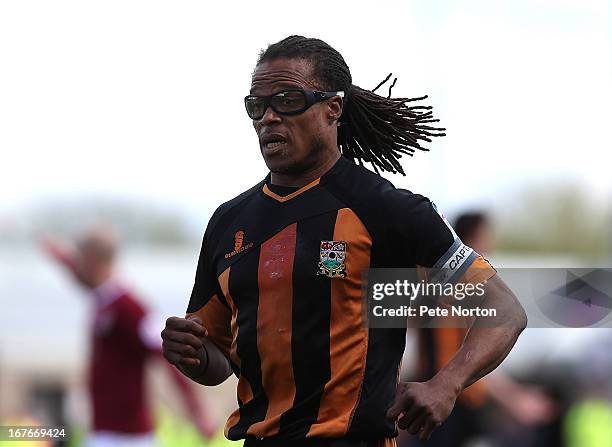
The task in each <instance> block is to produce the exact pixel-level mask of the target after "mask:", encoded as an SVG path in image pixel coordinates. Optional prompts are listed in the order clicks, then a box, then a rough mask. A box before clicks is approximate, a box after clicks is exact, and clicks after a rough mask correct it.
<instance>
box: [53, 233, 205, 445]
mask: <svg viewBox="0 0 612 447" xmlns="http://www.w3.org/2000/svg"><path fill="white" fill-rule="evenodd" d="M43 247H44V249H45V250H46V252H47V253H49V254H50V255H51V256H52V257H53V258H54V259H55V260H57V261H58V262H59V263H60V264H61V265H62V266H64V267H65V268H66V270H67V271H68V272H69V273H70V274H71V276H72V277H73V278H74V279H76V281H77V282H78V284H80V285H81V286H83V287H84V288H85V289H86V290H87V291H88V292H89V295H90V296H91V298H92V299H93V301H94V309H93V315H92V319H91V322H92V326H91V331H90V337H91V351H90V363H89V377H88V379H89V380H88V385H89V393H90V398H91V406H92V413H93V424H92V428H91V434H90V435H89V436H88V439H87V443H86V445H87V447H107V446H108V447H121V446H125V447H135V446H142V447H145V446H147V447H149V446H152V445H155V443H156V442H155V437H154V434H153V428H154V427H153V420H152V415H151V409H150V405H149V402H148V399H147V396H146V383H145V366H146V363H147V361H148V360H149V359H152V358H161V339H160V338H159V329H158V328H157V326H156V325H155V324H154V323H153V322H152V319H151V317H150V315H149V312H148V311H147V309H146V307H145V306H144V304H143V303H142V302H141V301H140V300H139V299H138V297H137V296H136V295H135V293H134V292H133V291H132V290H130V289H129V288H128V287H127V286H126V285H125V284H124V283H122V282H121V281H120V280H119V279H118V278H117V276H116V272H115V260H116V256H117V248H118V247H117V241H116V238H115V235H114V233H113V232H112V231H111V230H110V229H109V228H101V227H100V228H95V229H92V230H90V231H88V232H87V233H85V235H84V236H83V237H81V238H80V239H79V240H78V242H77V243H76V246H71V245H70V244H68V243H66V242H64V241H60V240H58V239H51V238H47V239H45V240H44V241H43ZM162 363H163V364H164V365H166V366H167V365H168V363H167V362H165V361H164V362H162ZM167 369H168V371H169V373H170V374H171V376H172V378H173V379H174V381H175V382H176V385H177V386H178V389H179V390H180V392H181V394H182V396H183V398H184V401H185V403H186V405H187V407H188V411H189V414H190V415H191V416H192V419H193V423H194V424H195V425H196V427H197V428H198V430H199V431H200V433H201V434H202V435H203V436H204V437H206V438H210V437H212V436H213V435H214V432H215V429H216V427H215V425H214V424H213V421H212V420H211V418H210V417H209V415H208V414H207V413H206V412H205V411H204V408H203V407H202V406H201V404H200V402H199V401H198V398H197V396H196V394H195V392H194V390H193V388H192V387H191V384H190V383H189V381H188V380H186V379H185V377H183V376H182V375H181V374H180V373H178V372H177V371H176V369H175V368H167Z"/></svg>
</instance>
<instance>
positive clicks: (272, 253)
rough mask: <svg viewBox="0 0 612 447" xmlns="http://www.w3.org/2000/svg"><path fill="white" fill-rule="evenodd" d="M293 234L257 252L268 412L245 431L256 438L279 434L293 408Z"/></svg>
mask: <svg viewBox="0 0 612 447" xmlns="http://www.w3.org/2000/svg"><path fill="white" fill-rule="evenodd" d="M296 231H297V224H295V223H294V224H291V225H289V226H288V227H286V228H285V229H284V230H282V231H281V232H279V233H277V234H276V235H274V236H273V237H272V238H270V239H269V240H267V241H266V242H264V243H263V244H262V245H261V249H260V255H259V270H258V284H259V308H258V311H257V349H258V351H259V356H260V358H261V373H262V385H263V389H264V392H265V393H266V396H267V397H268V409H267V411H266V417H265V419H264V420H263V421H261V422H258V423H256V424H253V425H252V426H251V427H249V429H248V431H247V433H249V434H253V435H255V436H266V437H267V436H272V435H275V434H276V433H278V430H279V428H280V417H281V415H282V414H283V413H284V412H285V411H287V410H289V409H290V408H291V407H292V406H293V399H294V397H295V381H294V378H293V366H292V362H291V333H292V330H291V329H292V301H293V259H294V255H295V241H296Z"/></svg>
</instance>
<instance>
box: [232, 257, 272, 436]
mask: <svg viewBox="0 0 612 447" xmlns="http://www.w3.org/2000/svg"><path fill="white" fill-rule="evenodd" d="M258 267H259V247H256V248H255V249H254V250H253V252H252V253H251V254H250V255H249V256H244V257H243V258H242V259H241V260H240V262H237V263H236V264H234V265H233V266H232V268H231V270H230V275H229V281H228V282H229V293H230V296H231V297H232V299H233V300H234V304H235V306H236V309H237V314H236V323H237V325H238V335H237V336H236V353H237V354H238V357H240V361H241V364H240V373H241V374H242V375H243V376H244V377H245V378H246V379H247V380H248V382H249V384H250V385H251V390H252V391H253V399H252V400H251V401H249V402H247V403H246V404H244V405H242V406H241V407H240V419H239V421H238V422H237V423H236V425H234V426H233V427H231V428H230V429H229V432H228V437H229V438H230V439H234V440H237V439H240V438H244V437H245V436H246V432H247V430H248V428H249V427H250V426H251V425H253V424H254V423H256V422H259V421H263V420H264V418H265V417H266V411H267V410H268V398H267V397H266V395H265V393H264V389H263V385H262V379H261V359H260V358H259V351H258V350H257V308H258V306H259V287H258V284H257V277H258Z"/></svg>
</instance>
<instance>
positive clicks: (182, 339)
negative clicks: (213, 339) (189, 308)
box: [161, 317, 208, 376]
mask: <svg viewBox="0 0 612 447" xmlns="http://www.w3.org/2000/svg"><path fill="white" fill-rule="evenodd" d="M207 335H208V332H207V331H206V328H205V327H204V326H203V325H202V322H201V321H200V319H199V318H198V317H188V318H179V317H170V318H168V319H167V320H166V327H165V329H164V330H163V331H162V333H161V338H162V352H163V355H164V357H165V358H166V360H168V362H170V363H172V364H173V365H175V366H177V367H179V368H180V369H181V370H183V372H185V373H186V374H187V375H188V376H197V375H199V374H201V373H202V372H203V371H205V370H206V368H207V366H208V365H207V363H208V357H207V355H206V348H205V347H204V337H206V336H207Z"/></svg>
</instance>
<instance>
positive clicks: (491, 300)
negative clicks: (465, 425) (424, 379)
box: [436, 276, 527, 393]
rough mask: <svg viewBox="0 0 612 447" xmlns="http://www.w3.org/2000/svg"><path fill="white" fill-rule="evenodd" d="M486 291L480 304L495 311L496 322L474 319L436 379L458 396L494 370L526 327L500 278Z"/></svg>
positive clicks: (515, 301)
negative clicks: (449, 386)
mask: <svg viewBox="0 0 612 447" xmlns="http://www.w3.org/2000/svg"><path fill="white" fill-rule="evenodd" d="M485 290H486V293H485V298H484V301H483V302H484V303H486V305H487V307H490V308H494V309H496V310H497V317H496V319H497V320H498V321H497V322H495V324H494V325H493V324H492V321H491V320H490V317H478V318H476V319H475V320H474V322H473V324H472V326H471V328H470V330H469V331H468V333H467V336H466V338H465V340H464V342H463V344H462V346H461V348H460V349H459V351H458V352H457V353H456V354H455V355H454V356H453V358H452V359H451V360H450V361H449V363H448V364H447V365H446V366H445V367H444V368H442V369H441V370H440V371H439V373H438V374H437V375H436V378H437V379H444V380H445V381H449V382H450V383H451V384H452V385H453V386H454V387H455V389H456V392H457V393H460V392H461V391H462V390H463V389H465V388H467V387H468V386H470V385H471V384H472V383H474V382H476V381H477V380H478V379H480V378H482V377H484V376H485V375H487V374H488V373H490V372H491V371H493V370H494V369H495V368H497V366H499V364H500V363H501V362H502V361H503V360H504V359H505V358H506V356H507V355H508V353H509V352H510V350H511V349H512V347H513V346H514V344H515V343H516V340H517V339H518V336H519V335H520V333H521V332H522V331H523V329H524V328H525V326H526V325H527V317H526V315H525V312H524V310H523V308H522V307H521V305H520V304H519V302H518V300H517V299H516V297H515V296H514V294H513V293H512V292H511V291H510V289H508V287H507V286H506V285H505V283H504V282H503V281H502V280H501V279H500V278H499V277H497V276H495V277H493V278H492V279H491V280H489V281H488V282H487V287H486V289H485ZM487 319H488V320H487ZM491 326H494V327H491Z"/></svg>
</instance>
